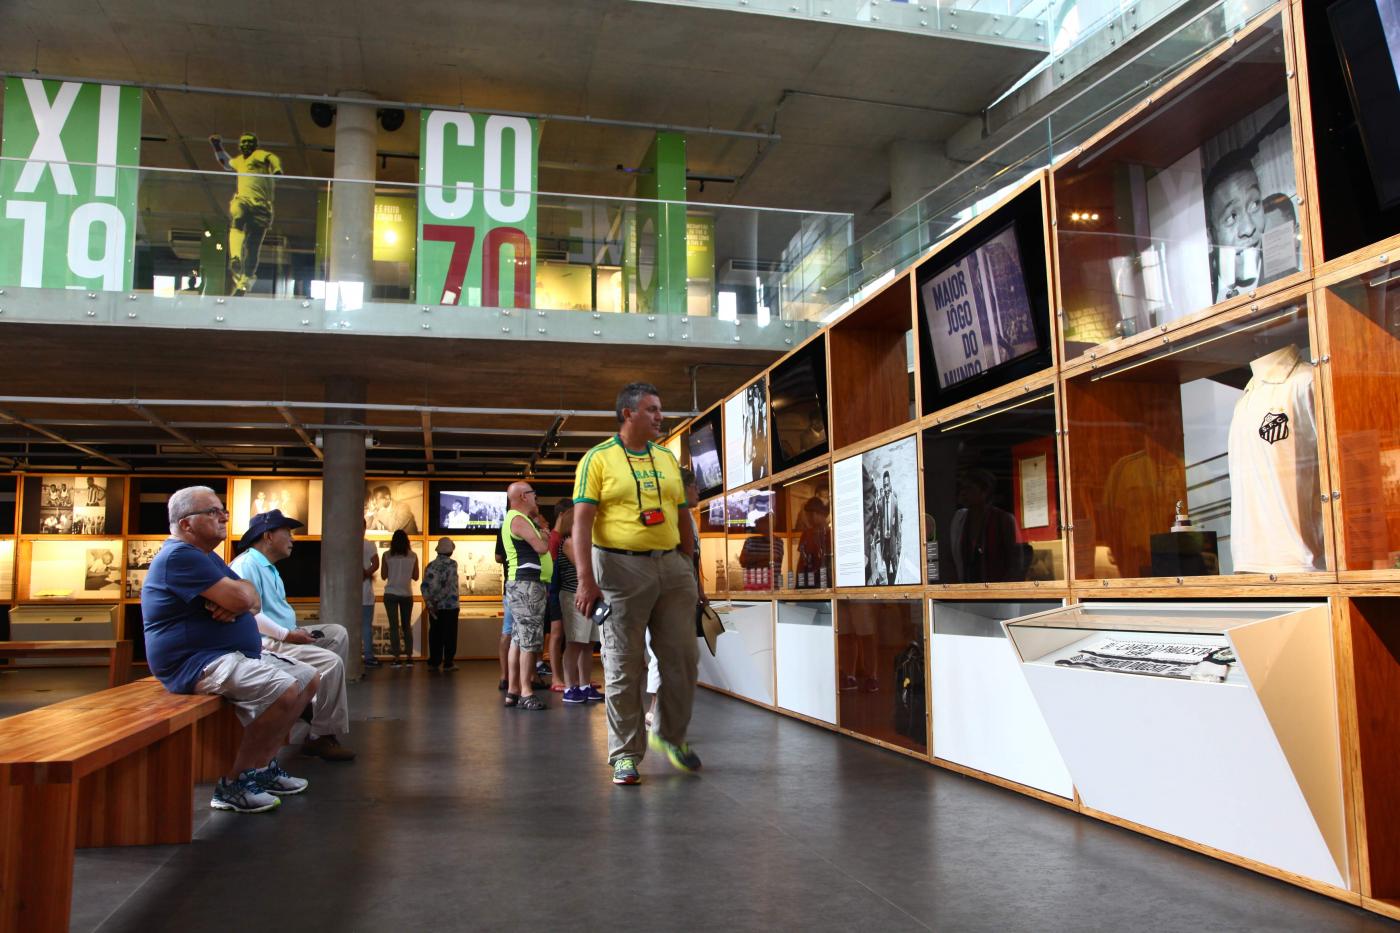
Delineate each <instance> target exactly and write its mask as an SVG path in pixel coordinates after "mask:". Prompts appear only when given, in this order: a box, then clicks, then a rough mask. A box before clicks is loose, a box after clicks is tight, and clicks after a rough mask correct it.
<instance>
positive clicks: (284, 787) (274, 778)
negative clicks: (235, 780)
mask: <svg viewBox="0 0 1400 933" xmlns="http://www.w3.org/2000/svg"><path fill="white" fill-rule="evenodd" d="M241 777H242V778H243V780H245V781H247V782H248V783H249V784H252V785H253V786H254V787H256V788H257V789H258V790H262V791H267V792H268V793H269V794H276V795H277V796H278V797H291V796H292V795H294V794H300V793H301V792H302V791H304V790H306V786H307V785H308V784H310V783H311V782H310V781H308V780H306V778H299V777H292V776H291V775H290V774H288V773H287V772H286V771H283V770H282V766H281V765H279V764H278V763H277V759H276V758H274V759H272V760H271V761H269V762H268V763H267V767H266V768H249V769H248V770H247V771H244V772H243V774H242V775H241Z"/></svg>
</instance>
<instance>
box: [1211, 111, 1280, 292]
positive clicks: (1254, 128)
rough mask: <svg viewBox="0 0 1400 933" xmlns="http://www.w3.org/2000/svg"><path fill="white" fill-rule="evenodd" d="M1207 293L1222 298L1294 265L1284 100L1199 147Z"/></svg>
mask: <svg viewBox="0 0 1400 933" xmlns="http://www.w3.org/2000/svg"><path fill="white" fill-rule="evenodd" d="M1201 168H1202V171H1203V173H1204V177H1203V181H1202V183H1201V188H1202V194H1203V197H1204V201H1205V211H1206V235H1207V239H1208V242H1209V244H1210V273H1211V291H1212V293H1213V296H1214V298H1213V300H1214V301H1216V302H1221V301H1226V300H1228V299H1230V298H1234V297H1235V296H1237V295H1240V294H1242V293H1245V292H1248V291H1250V290H1251V289H1253V288H1255V287H1256V286H1258V285H1262V284H1264V283H1266V282H1272V281H1274V280H1276V279H1280V278H1283V277H1284V276H1285V275H1288V274H1289V273H1291V272H1296V271H1298V269H1299V268H1300V260H1299V249H1300V247H1299V240H1298V213H1297V208H1296V206H1295V201H1294V198H1295V196H1296V195H1297V194H1298V181H1297V177H1296V175H1295V173H1294V171H1293V136H1292V129H1291V127H1290V125H1289V121H1288V99H1287V97H1279V98H1278V99H1277V100H1275V101H1273V102H1271V103H1269V104H1267V105H1266V106H1264V107H1261V108H1260V109H1259V110H1256V111H1255V112H1254V113H1252V114H1250V115H1249V116H1247V117H1245V118H1244V119H1243V120H1241V121H1240V122H1238V123H1236V124H1235V125H1234V126H1232V127H1231V128H1230V129H1228V130H1226V131H1225V132H1223V133H1220V134H1218V135H1217V136H1215V137H1213V138H1211V139H1209V140H1207V141H1206V142H1205V143H1204V144H1203V145H1202V146H1201Z"/></svg>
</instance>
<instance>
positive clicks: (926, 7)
mask: <svg viewBox="0 0 1400 933" xmlns="http://www.w3.org/2000/svg"><path fill="white" fill-rule="evenodd" d="M646 2H652V3H658V2H659V3H671V4H674V5H680V6H700V7H708V8H710V9H716V10H738V11H744V12H749V13H768V14H771V15H775V16H788V17H793V18H796V19H812V20H818V21H821V22H832V23H844V24H848V25H859V26H871V27H877V28H882V29H894V30H899V31H902V32H912V33H917V34H925V35H935V34H946V35H953V36H960V37H965V38H969V39H982V40H986V41H993V42H1006V43H1015V44H1017V45H1024V46H1032V47H1044V48H1045V49H1047V50H1048V49H1049V47H1050V41H1051V38H1052V33H1051V31H1050V30H1051V28H1052V24H1053V22H1054V12H1055V9H1056V8H1057V7H1059V6H1060V5H1061V3H1060V2H1057V0H1032V2H1029V3H1027V2H1025V0H922V2H918V0H646Z"/></svg>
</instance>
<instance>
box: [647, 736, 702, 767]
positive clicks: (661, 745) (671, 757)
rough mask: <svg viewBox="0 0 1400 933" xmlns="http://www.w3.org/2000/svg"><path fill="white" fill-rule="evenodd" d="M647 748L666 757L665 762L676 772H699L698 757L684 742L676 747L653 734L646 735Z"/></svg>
mask: <svg viewBox="0 0 1400 933" xmlns="http://www.w3.org/2000/svg"><path fill="white" fill-rule="evenodd" d="M647 747H648V748H650V749H651V750H652V751H654V752H661V753H662V754H664V755H665V756H666V760H667V761H669V762H670V763H671V767H673V768H675V769H676V770H677V771H699V770H700V756H699V755H697V754H695V752H694V751H692V750H691V748H690V746H689V745H688V744H686V743H685V742H682V743H681V744H679V745H676V744H674V743H672V742H668V741H666V740H665V739H663V738H662V737H661V736H659V735H657V734H656V733H655V732H651V733H648V734H647Z"/></svg>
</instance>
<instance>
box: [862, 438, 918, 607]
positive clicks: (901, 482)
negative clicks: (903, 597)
mask: <svg viewBox="0 0 1400 933" xmlns="http://www.w3.org/2000/svg"><path fill="white" fill-rule="evenodd" d="M918 464H919V461H918V452H917V450H916V448H915V446H914V438H912V437H907V438H904V439H903V440H900V441H895V442H894V443H893V444H886V445H885V446H884V447H878V448H876V449H875V450H871V451H867V452H866V453H864V454H862V455H861V464H860V466H861V507H862V511H863V514H864V519H865V585H866V586H896V585H903V584H916V583H919V582H921V578H920V576H919V561H920V559H921V557H922V549H921V548H920V547H919V497H918V490H917V488H916V483H917V476H918Z"/></svg>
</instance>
